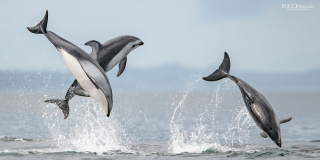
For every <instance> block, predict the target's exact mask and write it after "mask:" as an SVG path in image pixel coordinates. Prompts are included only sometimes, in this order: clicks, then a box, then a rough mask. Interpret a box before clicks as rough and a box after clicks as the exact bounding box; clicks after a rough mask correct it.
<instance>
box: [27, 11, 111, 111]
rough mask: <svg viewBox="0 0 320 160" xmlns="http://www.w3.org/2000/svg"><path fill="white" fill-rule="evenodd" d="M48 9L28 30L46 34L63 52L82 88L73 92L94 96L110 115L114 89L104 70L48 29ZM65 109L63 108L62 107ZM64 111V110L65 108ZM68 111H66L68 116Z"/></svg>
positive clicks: (82, 52) (76, 47)
mask: <svg viewBox="0 0 320 160" xmlns="http://www.w3.org/2000/svg"><path fill="white" fill-rule="evenodd" d="M47 23H48V11H46V14H45V16H44V18H43V19H42V21H41V22H40V23H38V24H37V25H35V26H34V27H28V30H29V31H30V32H32V33H35V34H44V35H45V36H46V37H47V38H48V39H49V41H50V42H51V43H52V44H53V45H54V46H55V47H56V49H57V50H58V51H59V52H60V53H61V55H62V57H63V59H64V61H65V62H66V64H67V66H68V68H69V69H70V71H71V72H72V74H73V76H74V77H75V78H76V80H77V83H79V84H80V85H81V88H79V87H78V88H76V87H74V88H73V93H75V94H78V95H81V96H86V97H89V96H90V97H92V98H93V99H95V100H96V101H97V102H98V104H99V106H100V107H101V108H102V109H103V111H104V113H105V114H106V115H107V116H108V117H109V116H110V113H111V109H112V106H113V95H112V89H111V86H110V83H109V80H108V77H107V75H106V74H105V73H104V70H103V69H102V68H101V66H100V65H99V64H98V62H97V61H95V60H94V59H92V58H91V57H90V56H89V55H88V54H87V53H86V52H85V51H83V50H82V49H81V48H79V47H78V46H76V45H74V44H72V43H71V42H69V41H67V40H65V39H63V38H61V37H59V36H58V35H56V34H55V33H53V32H51V31H48V30H47ZM62 110H63V109H62ZM63 111H64V110H63ZM66 114H67V113H65V112H64V115H65V116H66Z"/></svg>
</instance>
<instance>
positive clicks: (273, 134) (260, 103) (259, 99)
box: [203, 52, 292, 147]
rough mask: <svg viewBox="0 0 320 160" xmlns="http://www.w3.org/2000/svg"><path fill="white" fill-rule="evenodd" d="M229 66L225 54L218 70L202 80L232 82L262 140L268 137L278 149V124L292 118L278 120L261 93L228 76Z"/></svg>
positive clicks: (279, 140) (226, 54)
mask: <svg viewBox="0 0 320 160" xmlns="http://www.w3.org/2000/svg"><path fill="white" fill-rule="evenodd" d="M230 65H231V63H230V58H229V55H228V53H227V52H225V53H224V59H223V61H222V64H221V65H220V67H219V69H217V70H216V71H215V72H213V73H212V74H211V75H210V76H208V77H203V79H204V80H206V81H218V80H220V79H223V78H229V79H231V80H232V81H234V82H235V83H236V84H237V85H238V87H239V89H240V91H241V93H242V97H243V100H244V103H245V104H246V106H247V109H248V111H249V113H250V115H251V116H252V118H253V120H254V122H255V123H256V125H257V126H258V127H259V128H261V129H262V130H263V132H262V133H260V135H261V136H262V137H264V138H267V137H268V136H269V137H270V138H271V139H272V140H273V141H274V142H275V143H276V144H277V145H278V146H279V147H281V145H282V142H281V129H280V124H282V123H286V122H289V121H290V120H291V119H292V117H289V118H285V119H279V118H278V116H277V114H276V112H275V111H274V109H273V108H272V106H271V105H270V103H269V102H268V100H267V99H266V98H265V97H264V96H263V95H262V94H261V93H259V92H258V91H257V90H255V89H254V88H253V87H251V86H250V85H249V84H248V83H246V82H245V81H243V80H241V79H240V78H237V77H235V76H232V75H230V74H229V72H230Z"/></svg>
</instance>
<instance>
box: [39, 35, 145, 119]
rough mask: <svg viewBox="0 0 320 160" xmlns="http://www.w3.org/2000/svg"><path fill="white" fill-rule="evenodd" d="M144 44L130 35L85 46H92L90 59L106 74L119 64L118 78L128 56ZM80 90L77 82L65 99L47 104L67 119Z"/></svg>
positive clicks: (92, 42) (50, 101)
mask: <svg viewBox="0 0 320 160" xmlns="http://www.w3.org/2000/svg"><path fill="white" fill-rule="evenodd" d="M143 44H144V43H143V42H142V41H141V40H140V39H139V38H137V37H134V36H129V35H125V36H119V37H116V38H113V39H111V40H109V41H107V42H105V43H103V44H101V43H99V42H98V41H95V40H91V41H89V42H87V43H85V45H87V46H91V48H92V52H91V54H90V57H91V58H93V59H94V60H96V61H97V62H98V63H99V65H100V66H101V67H102V69H103V70H104V71H105V72H108V71H110V70H111V69H112V68H113V67H114V66H116V65H117V64H118V63H119V72H118V75H117V76H118V77H119V76H120V75H121V74H122V73H123V71H124V69H125V67H126V63H127V56H128V54H129V53H130V52H131V51H133V50H134V49H136V48H137V47H139V46H141V45H143ZM79 89H80V90H81V89H82V87H81V86H80V85H79V83H78V81H77V80H75V81H74V82H73V83H72V85H71V86H70V87H69V89H68V91H67V93H66V95H65V99H49V100H46V101H45V102H48V103H53V104H56V105H58V106H59V107H60V108H61V110H62V112H63V113H65V114H64V116H65V118H64V119H66V118H67V117H68V115H69V101H70V100H71V99H72V98H73V97H74V96H75V94H76V95H81V94H77V93H74V92H75V91H78V90H79Z"/></svg>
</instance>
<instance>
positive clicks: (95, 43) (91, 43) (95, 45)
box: [84, 40, 102, 60]
mask: <svg viewBox="0 0 320 160" xmlns="http://www.w3.org/2000/svg"><path fill="white" fill-rule="evenodd" d="M84 45H86V46H90V47H91V48H92V52H91V54H90V57H91V58H93V59H94V60H97V58H98V54H97V53H98V51H99V50H100V48H101V47H102V44H101V43H100V42H98V41H96V40H91V41H88V42H87V43H85V44H84Z"/></svg>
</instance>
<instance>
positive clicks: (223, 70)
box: [202, 52, 231, 81]
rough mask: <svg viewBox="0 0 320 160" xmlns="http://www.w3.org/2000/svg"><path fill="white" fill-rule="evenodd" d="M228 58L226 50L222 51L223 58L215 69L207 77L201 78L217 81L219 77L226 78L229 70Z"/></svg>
mask: <svg viewBox="0 0 320 160" xmlns="http://www.w3.org/2000/svg"><path fill="white" fill-rule="evenodd" d="M230 65H231V63H230V58H229V55H228V53H227V52H224V59H223V61H222V63H221V65H220V67H219V69H217V70H216V71H214V72H213V73H212V74H211V75H209V76H208V77H203V78H202V79H203V80H205V81H218V80H220V79H223V78H226V77H227V76H228V75H229V72H230Z"/></svg>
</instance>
